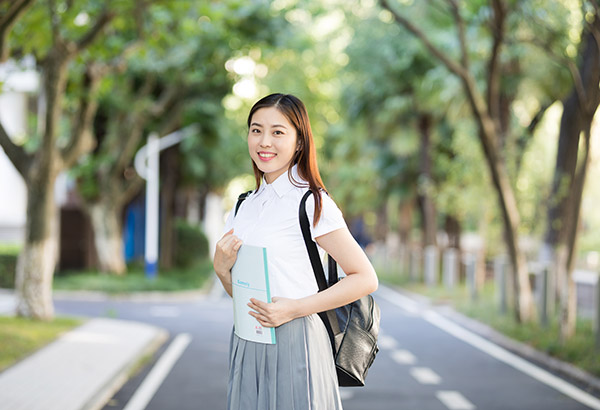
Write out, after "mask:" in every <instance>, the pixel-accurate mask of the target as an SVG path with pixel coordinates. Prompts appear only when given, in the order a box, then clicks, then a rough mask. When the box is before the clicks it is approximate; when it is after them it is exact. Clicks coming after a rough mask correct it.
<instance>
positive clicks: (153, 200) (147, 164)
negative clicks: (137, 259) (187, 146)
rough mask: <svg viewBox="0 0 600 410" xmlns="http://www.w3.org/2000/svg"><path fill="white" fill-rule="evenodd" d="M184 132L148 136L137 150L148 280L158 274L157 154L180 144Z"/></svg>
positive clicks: (158, 155) (158, 163)
mask: <svg viewBox="0 0 600 410" xmlns="http://www.w3.org/2000/svg"><path fill="white" fill-rule="evenodd" d="M185 131H186V129H181V130H178V131H175V132H173V133H171V134H169V135H166V136H164V137H162V138H160V139H159V138H158V134H156V133H151V134H150V135H148V142H147V143H146V145H144V146H143V147H142V148H140V150H139V151H138V152H137V154H136V155H135V159H134V166H135V170H136V171H137V173H138V174H139V175H140V176H141V177H142V178H143V179H145V180H146V235H145V236H146V239H145V250H144V260H145V269H144V270H145V272H146V278H148V279H153V278H155V277H156V275H157V274H158V239H159V238H158V232H159V216H158V209H159V182H160V161H159V159H160V151H162V150H164V149H166V148H169V147H171V146H173V145H175V144H177V143H179V142H180V141H181V140H182V139H183V138H185V136H187V135H189V133H188V132H185Z"/></svg>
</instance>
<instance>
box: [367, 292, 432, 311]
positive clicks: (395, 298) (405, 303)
mask: <svg viewBox="0 0 600 410" xmlns="http://www.w3.org/2000/svg"><path fill="white" fill-rule="evenodd" d="M377 294H378V295H380V296H382V297H383V298H384V299H385V300H387V301H388V302H390V303H393V304H394V305H396V306H398V307H399V308H401V309H403V310H405V311H407V312H409V313H414V314H418V313H421V312H422V311H423V307H422V306H421V305H419V304H418V303H417V302H415V301H414V300H412V299H410V298H407V297H406V296H404V295H401V294H400V293H398V292H394V291H393V290H391V289H389V288H387V287H385V286H381V285H380V286H379V289H378V290H377Z"/></svg>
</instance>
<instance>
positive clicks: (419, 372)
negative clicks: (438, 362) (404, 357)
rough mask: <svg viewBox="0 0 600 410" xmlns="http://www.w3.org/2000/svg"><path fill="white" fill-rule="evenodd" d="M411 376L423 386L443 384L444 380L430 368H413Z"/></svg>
mask: <svg viewBox="0 0 600 410" xmlns="http://www.w3.org/2000/svg"><path fill="white" fill-rule="evenodd" d="M410 374H411V376H412V377H414V378H415V379H417V381H418V382H419V383H421V384H440V383H441V382H442V378H441V377H440V376H438V374H437V373H436V372H434V371H433V370H431V369H430V368H428V367H413V368H412V369H410Z"/></svg>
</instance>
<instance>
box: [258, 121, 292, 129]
mask: <svg viewBox="0 0 600 410" xmlns="http://www.w3.org/2000/svg"><path fill="white" fill-rule="evenodd" d="M250 126H251V127H253V126H256V127H261V128H262V124H259V123H257V122H253V123H252V124H250ZM273 128H285V129H287V127H286V126H285V125H283V124H273Z"/></svg>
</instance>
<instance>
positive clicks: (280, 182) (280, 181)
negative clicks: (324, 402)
mask: <svg viewBox="0 0 600 410" xmlns="http://www.w3.org/2000/svg"><path fill="white" fill-rule="evenodd" d="M290 177H291V178H292V179H293V180H294V181H295V182H296V183H300V184H301V186H304V185H306V186H307V187H308V183H306V181H304V179H303V178H302V177H300V174H299V173H298V164H295V165H294V166H293V167H292V169H291V170H290V171H286V172H284V173H283V174H281V175H280V176H279V177H277V179H276V180H275V181H273V182H272V183H271V184H267V181H265V177H264V176H263V180H262V183H261V184H260V188H259V190H258V193H261V192H262V191H263V190H264V189H266V187H267V185H270V186H271V188H273V190H274V191H275V192H276V193H277V195H278V196H279V197H280V198H281V197H282V196H284V195H285V194H287V193H288V192H289V191H290V190H292V189H293V188H296V187H297V186H296V185H294V184H293V183H292V181H290Z"/></svg>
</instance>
